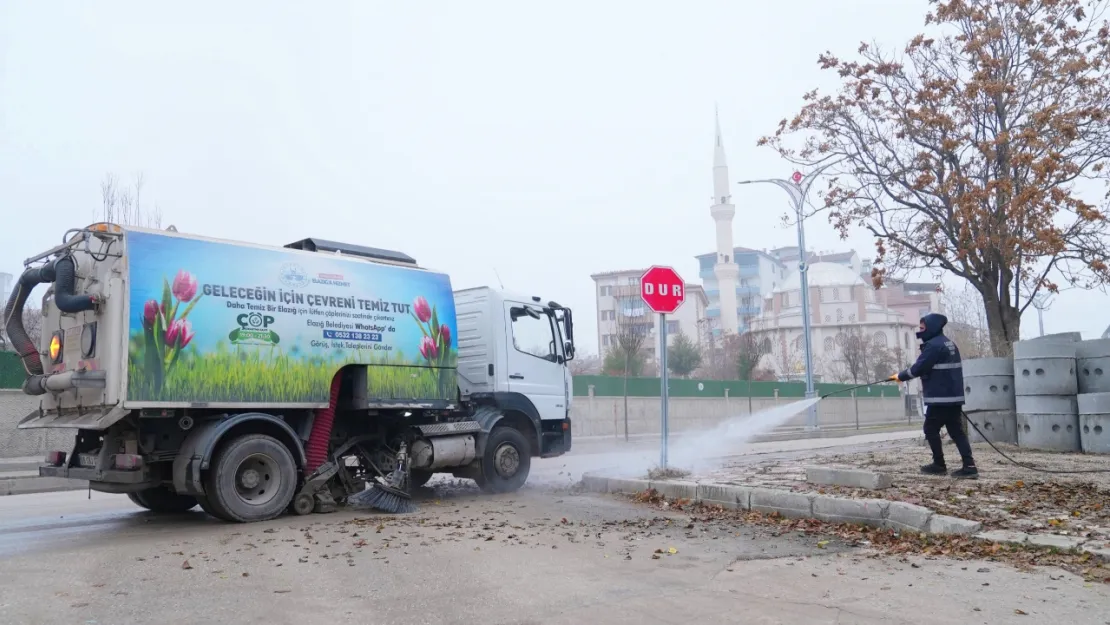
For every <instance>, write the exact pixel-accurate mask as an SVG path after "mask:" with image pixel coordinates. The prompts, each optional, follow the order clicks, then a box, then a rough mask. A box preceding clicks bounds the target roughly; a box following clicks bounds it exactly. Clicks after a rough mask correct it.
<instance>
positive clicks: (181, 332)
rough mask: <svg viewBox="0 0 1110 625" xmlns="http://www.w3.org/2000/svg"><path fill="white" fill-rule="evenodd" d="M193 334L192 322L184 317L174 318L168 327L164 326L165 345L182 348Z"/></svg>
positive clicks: (191, 338)
mask: <svg viewBox="0 0 1110 625" xmlns="http://www.w3.org/2000/svg"><path fill="white" fill-rule="evenodd" d="M194 336H196V333H195V332H193V324H191V323H189V322H188V321H187V320H185V319H175V320H174V321H173V323H171V324H170V327H168V328H166V345H169V346H170V347H177V348H179V349H184V348H185V346H186V345H188V344H189V341H192V340H193V337H194Z"/></svg>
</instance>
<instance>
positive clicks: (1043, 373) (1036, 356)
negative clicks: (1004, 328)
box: [1014, 340, 1079, 413]
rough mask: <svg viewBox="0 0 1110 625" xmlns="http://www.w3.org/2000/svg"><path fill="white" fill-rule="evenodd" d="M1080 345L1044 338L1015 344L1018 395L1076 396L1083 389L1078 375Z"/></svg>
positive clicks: (1015, 375)
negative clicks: (1077, 364) (1076, 359)
mask: <svg viewBox="0 0 1110 625" xmlns="http://www.w3.org/2000/svg"><path fill="white" fill-rule="evenodd" d="M1076 345H1077V343H1068V342H1061V341H1044V340H1041V341H1018V342H1017V343H1014V390H1015V391H1016V394H1017V395H1018V396H1021V395H1075V394H1076V393H1077V392H1078V391H1079V382H1078V380H1077V377H1076V375H1075V354H1076ZM1018 412H1019V413H1020V412H1021V409H1020V408H1019V409H1018Z"/></svg>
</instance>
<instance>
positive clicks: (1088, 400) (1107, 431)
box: [1078, 393, 1110, 454]
mask: <svg viewBox="0 0 1110 625" xmlns="http://www.w3.org/2000/svg"><path fill="white" fill-rule="evenodd" d="M1078 399H1079V446H1080V448H1081V449H1082V450H1083V451H1084V453H1088V454H1110V393H1089V394H1087V395H1080V396H1079V397H1078Z"/></svg>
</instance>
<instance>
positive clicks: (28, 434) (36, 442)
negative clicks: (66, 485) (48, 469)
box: [0, 389, 77, 458]
mask: <svg viewBox="0 0 1110 625" xmlns="http://www.w3.org/2000/svg"><path fill="white" fill-rule="evenodd" d="M38 407H39V400H38V398H37V397H32V396H30V395H24V394H23V391H13V390H7V389H0V458H20V457H24V456H35V457H42V456H44V455H46V452H47V450H51V449H61V450H63V451H65V452H67V453H68V452H69V450H70V449H72V448H73V436H74V434H76V433H77V430H73V429H69V428H66V429H39V430H17V429H16V426H17V425H19V422H20V421H21V420H22V419H23V417H26V416H27V415H28V414H30V413H31V411H32V410H35V409H37V408H38Z"/></svg>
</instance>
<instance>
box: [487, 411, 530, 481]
mask: <svg viewBox="0 0 1110 625" xmlns="http://www.w3.org/2000/svg"><path fill="white" fill-rule="evenodd" d="M530 450H531V447H530V446H529V445H528V439H526V438H524V435H523V434H521V433H520V431H519V430H516V429H514V428H511V427H508V426H499V427H495V428H493V431H492V432H490V434H489V438H487V439H486V446H485V451H484V452H483V454H482V468H481V472H480V473H479V475H478V479H477V480H476V481H477V482H478V487H479V488H481V489H482V490H483V491H484V492H487V493H511V492H513V491H515V490H517V489H519V488H520V487H521V486H524V482H525V480H527V479H528V472H529V471H530V470H531V468H532V455H531V453H530Z"/></svg>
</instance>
